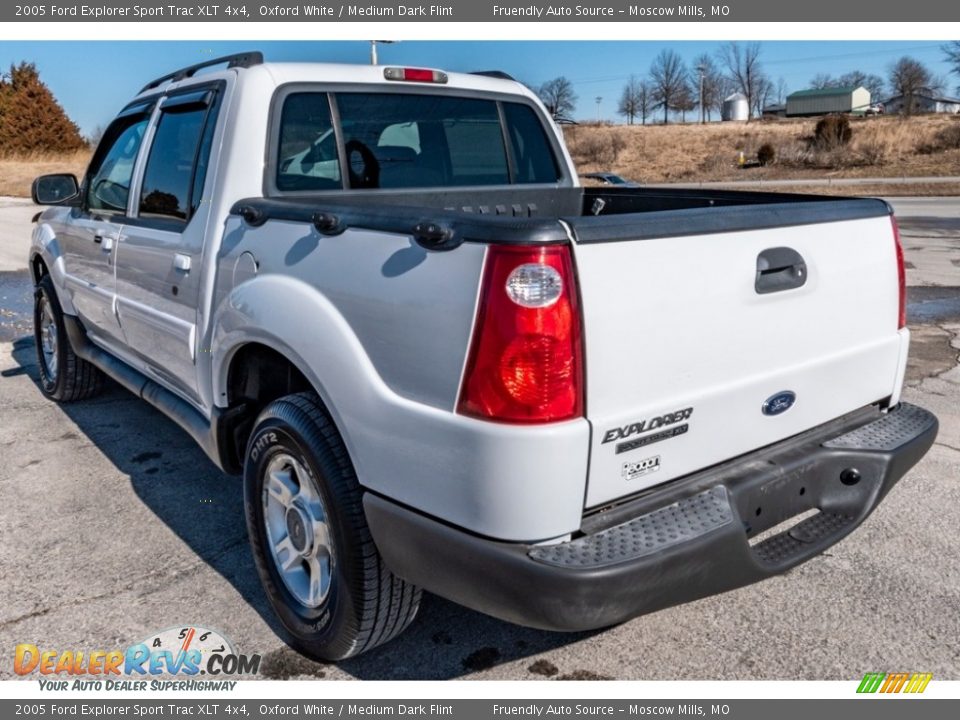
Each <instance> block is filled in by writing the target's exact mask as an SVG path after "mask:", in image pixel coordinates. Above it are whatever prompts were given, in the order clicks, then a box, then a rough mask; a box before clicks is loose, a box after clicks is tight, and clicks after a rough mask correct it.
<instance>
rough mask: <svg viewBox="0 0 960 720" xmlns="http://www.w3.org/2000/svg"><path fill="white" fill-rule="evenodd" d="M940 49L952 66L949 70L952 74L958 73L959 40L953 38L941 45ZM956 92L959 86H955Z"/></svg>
mask: <svg viewBox="0 0 960 720" xmlns="http://www.w3.org/2000/svg"><path fill="white" fill-rule="evenodd" d="M940 49H941V50H943V54H944V55H945V56H946V60H947V62H948V63H949V64H950V65H951V66H952V67H951V69H950V72H951V73H953V74H954V75H960V40H953V41H951V42H948V43H947V44H946V45H941V46H940ZM957 92H958V93H960V86H957Z"/></svg>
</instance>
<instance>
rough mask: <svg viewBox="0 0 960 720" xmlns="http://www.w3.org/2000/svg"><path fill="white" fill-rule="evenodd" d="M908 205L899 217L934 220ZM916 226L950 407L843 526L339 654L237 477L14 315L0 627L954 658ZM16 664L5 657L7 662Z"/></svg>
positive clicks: (531, 674) (455, 663) (954, 458)
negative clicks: (664, 585) (666, 604)
mask: <svg viewBox="0 0 960 720" xmlns="http://www.w3.org/2000/svg"><path fill="white" fill-rule="evenodd" d="M894 203H895V205H897V204H899V201H896V200H895V201H894ZM914 209H915V210H916V211H917V213H919V214H917V215H915V216H914V217H930V215H931V213H932V212H933V210H931V207H930V206H929V204H923V205H922V206H919V207H918V208H914ZM934 210H935V208H934ZM2 211H3V208H2V204H0V213H2ZM21 214H23V215H26V214H27V213H26V212H25V211H21ZM910 217H911V216H910V214H909V208H908V212H906V213H905V214H904V216H903V222H902V225H903V227H904V231H905V233H909V232H914V231H917V230H918V229H924V228H920V225H921V224H922V223H918V224H917V225H916V226H915V227H914V228H913V229H912V228H911V221H910ZM943 217H946V218H952V217H954V216H953V215H952V214H950V212H947V211H944V215H943ZM924 223H926V225H927V226H929V223H927V222H926V221H924ZM4 228H5V226H3V225H2V224H0V242H2V243H7V241H8V238H7V237H5V235H4V233H5V232H6V231H5V229H4ZM950 228H953V229H952V231H951V234H949V235H942V236H940V237H938V238H937V243H939V242H944V243H947V242H949V243H952V244H951V245H950V246H949V247H950V248H955V247H960V219H958V220H957V221H956V222H955V223H954V224H953V225H950V224H949V223H947V229H948V230H949V229H950ZM942 229H943V228H942V227H941V228H940V230H938V232H940V231H941V230H942ZM926 234H930V233H929V227H927V228H926ZM910 242H911V245H908V249H907V256H908V259H909V260H910V262H912V263H913V264H914V266H915V267H916V268H917V269H916V270H911V271H908V277H909V279H910V284H911V285H912V286H913V287H911V288H910V291H911V302H910V313H911V329H912V331H913V350H912V353H911V359H910V364H909V367H908V371H907V382H906V387H905V389H904V394H903V397H904V399H905V400H907V401H909V402H913V403H917V404H919V405H923V406H924V407H927V408H930V409H931V410H932V411H934V412H935V413H937V415H938V416H939V418H940V423H941V429H940V435H939V437H938V439H937V442H936V444H935V445H934V447H933V448H932V449H931V451H930V452H929V453H928V455H927V456H926V457H925V458H924V459H923V461H921V463H920V464H919V465H918V466H917V467H916V468H914V469H913V470H912V471H911V472H910V474H909V475H908V476H907V477H906V478H905V479H904V480H903V481H901V482H900V483H899V484H898V485H897V486H896V488H894V490H893V491H892V492H891V493H890V495H889V496H888V497H887V498H886V499H885V500H884V502H883V504H881V506H880V507H879V508H878V510H877V511H876V512H875V513H874V514H873V515H872V516H871V517H870V518H869V519H868V520H867V521H866V523H864V525H863V526H862V527H861V528H860V529H858V530H857V531H856V532H855V533H853V535H851V536H850V537H849V538H847V539H846V540H844V541H843V542H841V543H839V544H838V545H836V546H834V547H833V548H831V549H830V550H829V551H828V552H827V553H825V554H824V555H823V556H821V557H819V558H817V559H815V560H813V561H811V562H809V563H807V564H804V565H802V566H800V567H798V568H796V569H795V570H793V571H791V572H789V573H787V574H786V575H784V576H781V577H778V578H775V579H772V580H769V581H766V582H763V583H760V584H758V585H754V586H751V587H747V588H743V589H741V590H737V591H734V592H731V593H727V594H724V595H721V596H718V597H712V598H707V599H704V600H701V601H698V602H695V603H690V604H688V605H683V606H680V607H676V608H671V609H668V610H664V611H662V612H659V613H655V614H653V615H649V616H646V617H642V618H638V619H637V620H634V621H632V622H629V623H626V624H625V625H622V626H619V627H616V628H612V629H610V630H607V631H604V632H597V633H583V634H576V635H559V634H551V633H543V632H538V631H535V630H529V629H525V628H519V627H516V626H513V625H508V624H506V623H501V622H499V621H496V620H493V619H491V618H488V617H485V616H483V615H479V614H477V613H473V612H471V611H469V610H465V609H463V608H461V607H458V606H455V605H452V604H451V603H448V602H445V601H443V600H440V599H438V598H435V597H429V596H428V597H427V598H426V599H425V601H424V604H423V607H422V610H421V615H420V617H419V618H418V619H417V621H416V622H414V624H413V626H412V627H411V628H410V630H409V631H408V632H407V633H405V634H404V635H403V636H401V637H400V638H399V639H398V640H396V641H394V642H393V643H391V644H389V645H388V646H386V647H384V648H381V649H379V650H377V651H374V652H373V653H370V654H369V655H365V656H363V657H361V658H358V659H355V660H351V661H348V662H345V663H340V664H337V665H325V664H322V663H315V662H313V661H311V660H308V659H306V658H304V657H302V656H300V655H298V654H297V653H296V652H295V651H293V650H291V649H290V648H289V647H288V646H287V645H286V643H285V641H284V639H283V637H282V635H281V633H280V629H279V628H278V626H277V623H276V621H275V620H274V619H273V616H272V614H271V612H270V610H269V608H268V607H267V604H266V600H265V598H264V596H263V593H262V591H261V589H260V586H259V583H258V581H257V578H256V575H255V572H254V570H253V565H252V561H251V558H250V553H249V550H248V548H247V542H246V532H245V528H244V519H243V507H242V499H241V493H240V484H239V481H238V480H237V479H236V478H230V477H226V476H224V475H223V474H222V473H220V472H218V471H217V470H216V469H215V468H214V467H213V466H212V465H211V464H210V463H209V461H208V460H207V459H206V457H205V456H204V454H203V453H202V452H201V451H200V450H199V449H198V448H197V447H196V446H195V445H194V444H193V442H192V441H191V440H190V439H189V438H188V437H187V436H186V435H185V434H184V433H183V432H181V431H180V430H179V429H178V428H177V427H176V426H174V425H173V424H172V423H171V422H169V421H168V420H166V419H165V418H164V417H162V416H161V415H160V414H159V413H158V412H156V411H154V410H153V409H151V408H150V407H149V406H147V405H146V404H145V403H143V402H141V401H139V400H137V399H136V398H134V397H133V396H132V395H130V394H129V393H126V392H125V391H123V390H121V389H119V388H117V387H116V386H111V387H109V388H108V389H107V391H106V392H105V394H104V395H102V396H101V397H99V398H97V399H95V400H92V401H89V402H84V403H76V404H72V405H64V406H57V405H55V404H53V403H51V402H48V401H47V400H45V399H44V398H43V397H42V396H41V395H40V392H39V390H38V389H37V387H36V379H37V368H36V362H35V357H34V352H35V349H34V347H33V343H32V340H31V339H29V337H28V331H29V328H28V327H27V328H26V329H24V327H22V326H21V327H19V328H17V327H15V326H14V325H10V327H12V328H13V329H12V330H10V332H11V333H12V335H13V336H14V337H15V338H16V339H15V340H14V341H13V342H0V408H2V409H0V587H2V588H3V598H4V602H3V603H0V648H6V649H7V650H6V651H9V650H10V648H12V647H13V645H15V644H16V643H19V642H34V643H38V644H39V645H41V646H42V647H44V648H49V649H60V650H63V649H86V650H93V649H113V648H116V647H121V648H122V647H126V646H127V645H129V644H131V643H133V642H136V641H138V640H141V639H143V638H144V637H145V636H147V635H148V634H150V633H152V632H154V631H157V630H160V629H163V628H167V627H171V626H175V625H180V624H183V623H197V624H201V625H205V626H208V627H212V628H214V629H218V630H220V631H222V632H223V633H224V634H225V635H226V636H227V637H229V638H230V639H231V640H232V641H233V642H234V645H235V646H236V647H237V648H238V649H240V650H241V651H242V652H248V653H249V652H256V653H260V654H261V655H263V657H264V666H263V673H264V676H265V677H269V678H275V679H285V678H308V679H316V678H320V677H323V678H326V679H347V678H368V679H435V678H461V677H462V678H480V679H494V678H495V679H535V680H542V679H544V678H546V677H564V678H567V677H570V678H574V677H577V678H598V677H609V678H617V679H799V678H803V679H835V680H852V679H854V678H858V677H860V676H862V674H863V673H864V672H866V671H868V670H899V669H918V670H925V671H929V672H932V673H933V674H934V677H935V678H937V679H954V680H956V679H960V642H958V640H957V638H958V637H960V614H958V611H957V609H958V608H960V564H958V562H957V557H958V533H957V529H958V528H960V482H958V479H960V365H958V362H957V361H958V356H960V312H958V311H957V309H956V306H955V305H954V304H953V300H954V299H956V298H958V297H960V270H958V269H957V267H956V266H955V265H954V264H953V260H955V259H957V258H955V257H953V255H954V252H953V250H948V251H941V250H939V249H938V250H935V251H934V250H932V249H931V248H933V247H940V246H939V245H936V244H934V245H931V244H930V243H928V242H926V241H925V240H924V238H916V243H914V242H913V240H911V241H910ZM7 244H9V243H7ZM925 254H926V255H928V256H929V257H935V258H936V260H935V261H930V262H928V261H926V260H923V259H920V257H921V256H924V255H925ZM9 255H10V256H16V257H22V256H23V255H25V249H24V252H23V253H20V255H17V253H9ZM958 257H960V253H958ZM14 265H16V263H14ZM0 267H2V263H0ZM9 269H11V270H22V263H21V266H15V267H11V268H9ZM951 273H952V274H951ZM22 282H23V281H21V283H22ZM18 287H19V286H18ZM14 289H17V288H14ZM17 292H19V289H17ZM11 297H13V296H11ZM16 297H19V295H16ZM3 307H6V306H5V305H4V301H3V300H2V299H0V308H3ZM11 672H12V670H11V664H10V663H9V662H8V663H0V677H2V678H8V677H10V675H11Z"/></svg>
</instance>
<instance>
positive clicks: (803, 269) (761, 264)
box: [753, 247, 807, 295]
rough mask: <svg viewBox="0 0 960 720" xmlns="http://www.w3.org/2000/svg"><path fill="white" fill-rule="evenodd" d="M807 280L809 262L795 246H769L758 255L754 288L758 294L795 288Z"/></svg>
mask: <svg viewBox="0 0 960 720" xmlns="http://www.w3.org/2000/svg"><path fill="white" fill-rule="evenodd" d="M806 282H807V263H806V261H804V259H803V256H802V255H800V253H798V252H797V251H796V250H794V249H793V248H788V247H775V248H767V249H766V250H764V251H763V252H762V253H760V254H759V255H757V275H756V279H755V280H754V284H753V288H754V290H756V291H757V294H758V295H766V294H767V293H775V292H781V291H783V290H794V289H795V288H798V287H802V286H803V285H804V284H805V283H806Z"/></svg>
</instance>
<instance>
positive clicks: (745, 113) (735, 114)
mask: <svg viewBox="0 0 960 720" xmlns="http://www.w3.org/2000/svg"><path fill="white" fill-rule="evenodd" d="M720 118H721V119H723V120H749V119H750V105H749V103H748V102H747V96H746V95H743V94H742V93H734V94H733V95H731V96H730V97H728V98H726V99H725V100H724V101H723V108H722V110H721V111H720Z"/></svg>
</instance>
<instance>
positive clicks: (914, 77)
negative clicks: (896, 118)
mask: <svg viewBox="0 0 960 720" xmlns="http://www.w3.org/2000/svg"><path fill="white" fill-rule="evenodd" d="M933 84H934V78H933V76H932V75H931V74H930V71H929V70H928V69H927V67H926V66H925V65H924V64H923V63H921V62H920V61H919V60H915V59H914V58H912V57H907V56H906V55H905V56H903V57H902V58H900V59H899V60H897V61H896V62H895V63H894V64H893V65H891V66H890V89H891V90H892V91H893V94H894V95H901V96H903V114H904V115H913V113H914V112H915V111H916V96H917V95H918V94H920V92H922V91H923V90H930V89H931V87H930V86H931V85H933Z"/></svg>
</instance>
